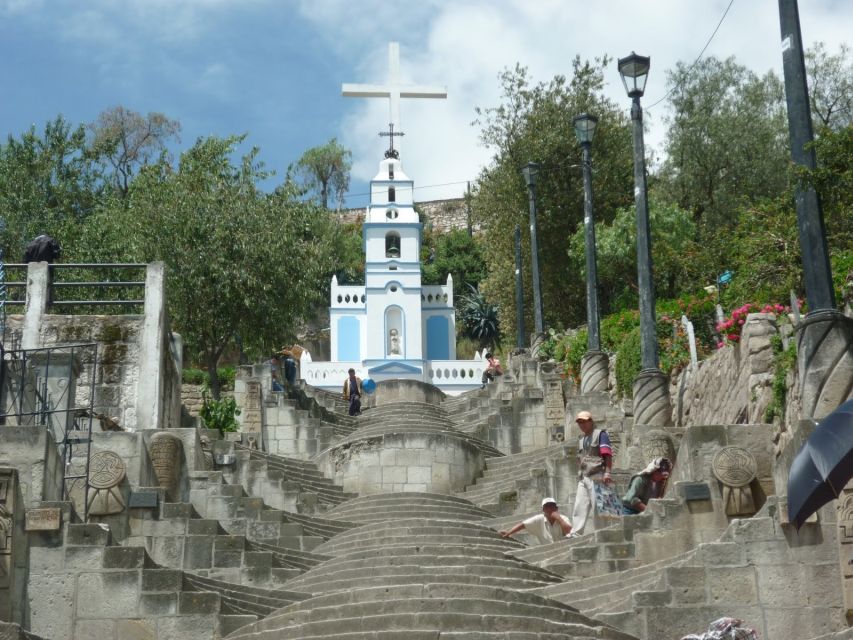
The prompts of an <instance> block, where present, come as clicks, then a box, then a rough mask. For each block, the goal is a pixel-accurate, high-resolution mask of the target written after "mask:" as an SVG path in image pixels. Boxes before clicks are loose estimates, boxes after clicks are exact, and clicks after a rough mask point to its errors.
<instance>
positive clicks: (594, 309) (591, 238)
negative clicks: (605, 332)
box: [574, 113, 601, 351]
mask: <svg viewBox="0 0 853 640" xmlns="http://www.w3.org/2000/svg"><path fill="white" fill-rule="evenodd" d="M597 124H598V118H596V117H595V116H591V115H589V114H588V113H583V114H581V115H579V116H577V117H576V118H575V119H574V125H575V135H576V136H577V139H578V142H579V143H580V145H581V149H582V153H583V226H584V239H585V241H586V324H587V334H588V338H587V350H588V351H601V339H600V337H599V321H598V274H597V271H596V264H595V221H594V219H593V214H592V138H593V136H594V135H595V126H596V125H597Z"/></svg>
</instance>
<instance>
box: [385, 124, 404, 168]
mask: <svg viewBox="0 0 853 640" xmlns="http://www.w3.org/2000/svg"><path fill="white" fill-rule="evenodd" d="M388 127H389V128H390V131H380V132H379V135H380V136H383V137H387V138H389V146H388V151H386V152H385V157H386V158H394V159H395V160H396V159H399V157H400V152H399V151H397V150H396V149H394V136H404V135H406V134H405V133H403V132H402V131H394V123H393V122H389V123H388Z"/></svg>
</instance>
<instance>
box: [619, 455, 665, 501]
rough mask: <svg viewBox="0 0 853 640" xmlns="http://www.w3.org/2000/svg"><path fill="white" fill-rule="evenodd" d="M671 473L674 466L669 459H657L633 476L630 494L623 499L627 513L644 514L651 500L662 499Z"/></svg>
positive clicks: (629, 488) (629, 489)
mask: <svg viewBox="0 0 853 640" xmlns="http://www.w3.org/2000/svg"><path fill="white" fill-rule="evenodd" d="M670 471H672V464H671V463H670V461H669V460H668V459H667V458H655V459H654V460H652V461H651V462H650V463H649V464H648V466H647V467H646V468H645V469H643V470H642V471H640V473H638V474H637V475H635V476H633V477H632V478H631V484H630V486H629V487H628V493H626V494H625V495H624V496H623V497H622V504H623V505H624V507H625V513H626V514H627V515H633V514H637V513H642V512H643V511H645V510H646V505H648V504H649V500H654V499H655V498H660V497H662V496H663V492H664V490H665V489H666V481H667V479H668V478H669V472H670Z"/></svg>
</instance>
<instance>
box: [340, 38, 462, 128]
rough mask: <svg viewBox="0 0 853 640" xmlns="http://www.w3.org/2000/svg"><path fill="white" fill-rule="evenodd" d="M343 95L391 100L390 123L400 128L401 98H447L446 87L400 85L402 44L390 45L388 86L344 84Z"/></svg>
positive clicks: (342, 87)
mask: <svg viewBox="0 0 853 640" xmlns="http://www.w3.org/2000/svg"><path fill="white" fill-rule="evenodd" d="M341 93H342V94H343V96H344V97H346V98H389V99H390V105H389V106H390V111H389V118H390V123H391V124H393V125H394V128H395V129H397V130H398V131H400V130H401V128H400V98H446V97H447V88H446V87H427V86H422V85H404V84H400V44H399V43H397V42H389V43H388V84H347V83H345V84H343V85H342V86H341Z"/></svg>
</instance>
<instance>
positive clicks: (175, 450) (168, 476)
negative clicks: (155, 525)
mask: <svg viewBox="0 0 853 640" xmlns="http://www.w3.org/2000/svg"><path fill="white" fill-rule="evenodd" d="M148 454H149V455H150V456H151V464H152V465H153V467H154V475H156V476H157V482H158V483H159V484H160V486H161V487H163V488H164V489H165V490H166V496H167V498H169V499H170V500H173V501H174V500H175V499H176V498H177V492H178V481H179V478H180V477H181V456H182V454H183V443H182V442H181V439H180V438H179V437H177V436H176V435H173V434H171V433H167V432H165V431H160V432H159V433H155V434H154V435H153V436H151V440H149V441H148Z"/></svg>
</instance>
